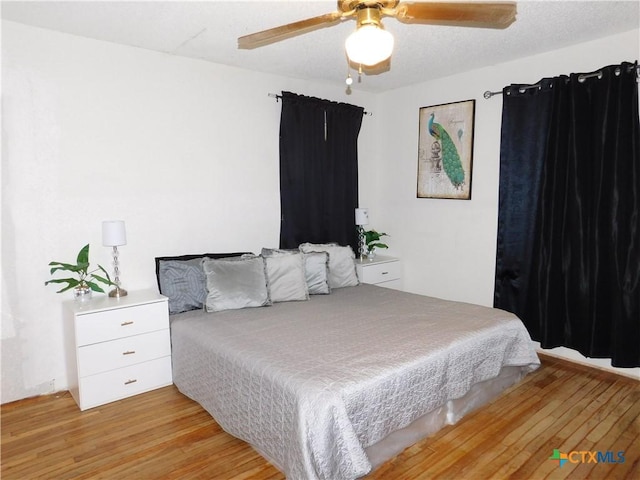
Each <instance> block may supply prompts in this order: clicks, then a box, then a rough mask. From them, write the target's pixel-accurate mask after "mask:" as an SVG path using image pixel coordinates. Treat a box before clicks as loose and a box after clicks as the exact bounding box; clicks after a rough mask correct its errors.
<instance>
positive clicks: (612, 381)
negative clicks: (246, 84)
mask: <svg viewBox="0 0 640 480" xmlns="http://www.w3.org/2000/svg"><path fill="white" fill-rule="evenodd" d="M542 360H543V366H542V367H541V368H540V369H539V370H537V371H536V372H534V373H532V374H530V375H529V376H527V377H526V378H525V379H524V381H522V382H521V383H520V384H518V385H516V386H514V387H512V388H510V389H509V390H508V391H506V392H505V393H504V394H503V395H501V396H500V397H499V398H498V399H496V400H495V401H493V402H492V403H491V404H489V405H487V406H485V407H483V408H481V409H479V410H478V411H476V412H474V413H472V414H470V415H468V416H467V417H466V418H464V419H462V420H461V421H460V422H459V423H458V424H457V425H454V426H449V427H446V428H444V429H443V430H441V431H440V432H438V433H436V434H435V435H433V436H431V437H430V438H427V439H425V440H423V441H421V442H419V443H417V444H415V445H413V446H411V447H409V448H408V449H406V450H405V451H404V452H402V453H401V454H400V455H398V456H397V457H396V458H394V459H392V460H390V461H389V462H387V463H386V464H384V465H382V466H381V467H380V468H379V469H377V470H376V471H375V472H373V473H371V474H370V475H368V476H367V477H366V479H367V480H374V479H375V480H382V479H406V480H410V479H455V480H460V479H470V480H482V479H494V478H495V479H501V478H513V479H544V478H548V479H561V478H568V479H627V478H628V479H636V480H637V479H640V382H637V381H635V380H633V379H629V378H625V377H620V376H617V375H614V374H611V373H607V372H602V371H598V370H593V369H589V368H587V367H581V366H577V365H575V364H571V363H569V362H565V361H561V360H556V359H553V358H551V357H546V356H544V357H542ZM1 414H2V443H1V446H2V451H1V455H2V470H1V473H2V479H3V480H10V479H19V480H29V479H36V478H43V479H56V480H60V479H74V480H76V479H89V478H90V479H94V478H104V479H126V480H129V479H131V480H143V479H192V478H194V479H207V480H218V479H257V480H266V479H273V480H275V479H284V475H282V474H281V473H280V472H279V471H278V470H276V469H275V468H274V467H273V466H271V465H270V464H269V463H267V462H266V461H265V460H264V459H263V458H262V457H261V456H259V455H258V454H257V453H256V452H255V451H254V450H253V449H252V448H251V447H249V446H248V445H247V444H246V443H244V442H242V441H240V440H237V439H235V438H233V437H231V436H230V435H228V434H226V433H225V432H223V431H222V430H221V429H220V427H219V426H218V425H217V424H216V422H215V421H214V420H213V419H212V418H211V417H210V416H209V414H207V413H206V412H205V411H204V410H203V409H202V408H201V407H200V406H199V405H197V404H196V403H194V402H193V401H191V400H189V399H187V398H186V397H184V396H183V395H182V394H180V393H179V392H178V391H177V389H176V388H175V387H173V386H171V387H166V388H162V389H159V390H156V391H153V392H149V393H145V394H142V395H138V396H136V397H131V398H128V399H125V400H121V401H118V402H115V403H112V404H109V405H105V406H102V407H98V408H94V409H91V410H87V411H85V412H81V411H80V410H79V409H78V408H77V407H76V404H75V403H74V401H73V399H72V398H71V396H70V395H69V394H68V393H63V394H59V395H50V396H43V397H37V398H32V399H26V400H20V401H18V402H13V403H9V404H5V405H3V406H2V409H1ZM554 449H558V450H559V451H560V452H562V453H569V452H571V451H590V452H594V451H600V452H607V451H611V452H614V455H615V456H614V457H613V458H614V459H617V458H618V457H617V452H624V453H623V455H624V462H623V463H582V462H579V463H571V462H567V463H565V464H564V466H562V467H561V468H560V467H559V466H558V462H557V461H553V460H550V459H549V457H550V456H551V455H552V453H553V450H554ZM572 458H573V459H574V460H577V459H578V456H577V455H573V457H572ZM585 458H587V459H588V455H587V456H585Z"/></svg>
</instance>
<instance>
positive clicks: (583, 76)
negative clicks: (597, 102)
mask: <svg viewBox="0 0 640 480" xmlns="http://www.w3.org/2000/svg"><path fill="white" fill-rule="evenodd" d="M633 69H635V70H636V77H637V78H638V79H640V65H638V62H636V63H635V65H631V66H630V67H629V69H628V70H627V71H628V72H630V71H631V70H633ZM615 72H616V75H619V74H620V67H617V68H616V70H615ZM594 77H598V79H601V78H602V70H598V71H597V72H593V73H581V74H580V75H578V81H579V82H580V83H582V82H584V81H585V80H587V79H588V78H594ZM539 87H540V84H539V83H536V84H534V85H525V86H522V87H520V88H519V89H518V90H519V91H520V93H524V92H525V91H526V90H529V89H530V88H539ZM494 95H502V91H500V92H491V91H489V90H487V91H486V92H484V94H483V97H484V98H486V99H487V100H489V99H490V98H491V97H493V96H494Z"/></svg>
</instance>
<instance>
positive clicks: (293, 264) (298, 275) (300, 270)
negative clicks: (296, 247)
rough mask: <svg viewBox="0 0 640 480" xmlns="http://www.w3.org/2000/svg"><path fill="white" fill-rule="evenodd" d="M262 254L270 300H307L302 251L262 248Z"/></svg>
mask: <svg viewBox="0 0 640 480" xmlns="http://www.w3.org/2000/svg"><path fill="white" fill-rule="evenodd" d="M262 256H263V258H264V262H265V267H266V272H267V283H268V285H269V296H270V297H271V301H272V302H274V303H275V302H290V301H295V300H309V289H308V288H307V281H306V279H305V275H304V260H303V258H302V253H300V252H299V251H285V250H272V249H268V248H263V249H262Z"/></svg>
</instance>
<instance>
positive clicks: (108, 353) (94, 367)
mask: <svg viewBox="0 0 640 480" xmlns="http://www.w3.org/2000/svg"><path fill="white" fill-rule="evenodd" d="M64 307H65V341H66V353H67V377H68V382H69V391H70V392H71V395H72V396H73V398H74V399H75V401H76V403H77V404H78V406H79V407H80V410H86V409H88V408H92V407H97V406H98V405H102V404H105V403H109V402H113V401H115V400H119V399H121V398H125V397H129V396H131V395H136V394H138V393H142V392H147V391H149V390H153V389H156V388H159V387H164V386H166V385H171V383H172V381H173V380H172V373H171V339H170V335H169V309H168V305H167V297H164V296H162V295H159V294H158V293H156V292H154V291H151V290H149V291H138V292H136V291H133V292H129V295H127V296H126V297H121V298H119V299H117V298H109V297H108V296H100V297H97V298H94V299H92V300H90V301H88V302H76V301H73V300H71V301H67V302H65V303H64Z"/></svg>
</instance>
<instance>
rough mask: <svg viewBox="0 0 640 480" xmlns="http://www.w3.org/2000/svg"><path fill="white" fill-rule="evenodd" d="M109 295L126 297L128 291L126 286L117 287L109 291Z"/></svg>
mask: <svg viewBox="0 0 640 480" xmlns="http://www.w3.org/2000/svg"><path fill="white" fill-rule="evenodd" d="M109 296H110V297H115V298H120V297H126V296H127V291H126V290H125V289H124V288H120V287H116V288H114V289H113V290H111V291H110V292H109Z"/></svg>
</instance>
